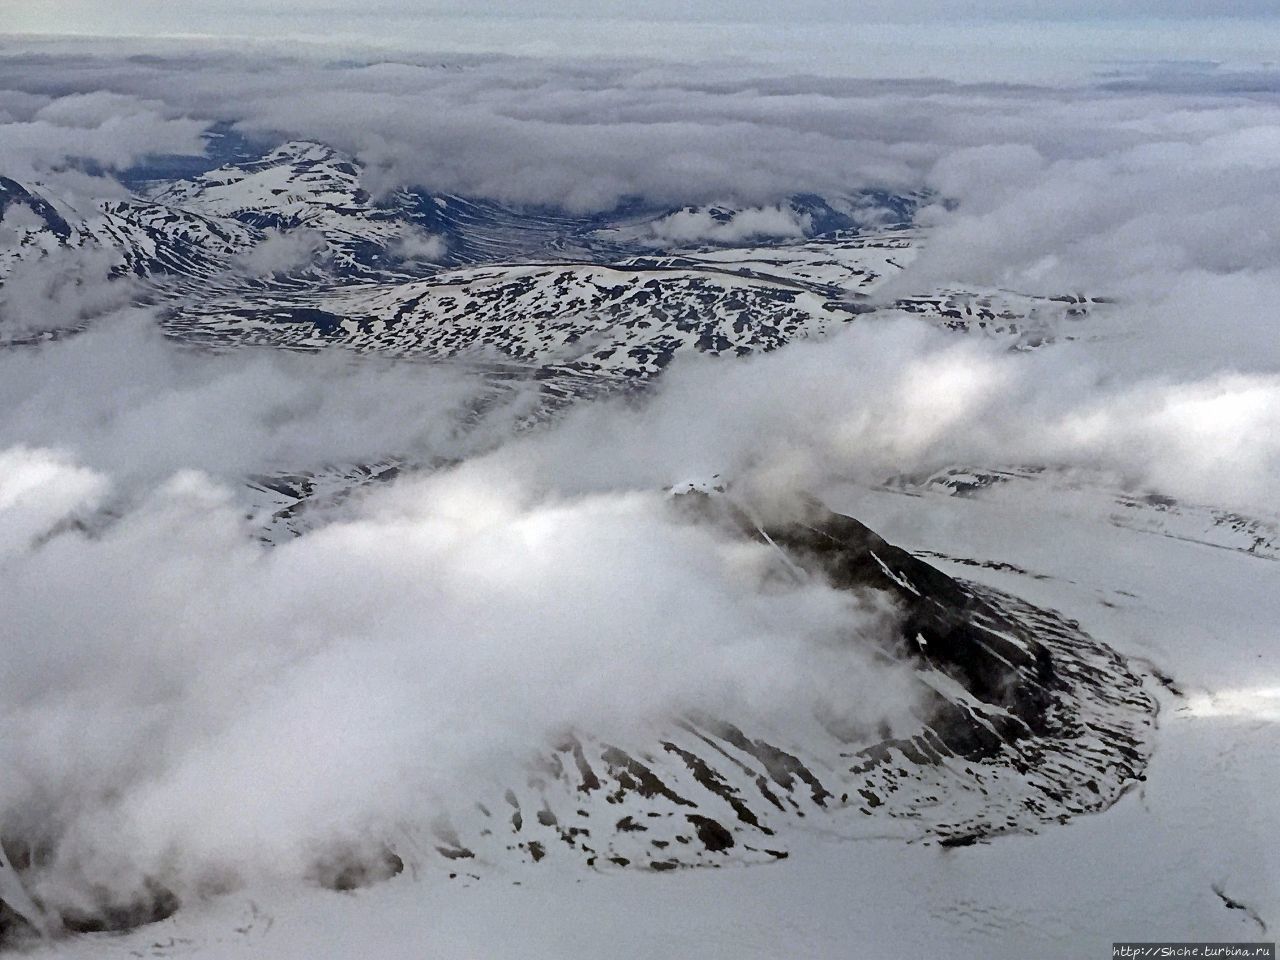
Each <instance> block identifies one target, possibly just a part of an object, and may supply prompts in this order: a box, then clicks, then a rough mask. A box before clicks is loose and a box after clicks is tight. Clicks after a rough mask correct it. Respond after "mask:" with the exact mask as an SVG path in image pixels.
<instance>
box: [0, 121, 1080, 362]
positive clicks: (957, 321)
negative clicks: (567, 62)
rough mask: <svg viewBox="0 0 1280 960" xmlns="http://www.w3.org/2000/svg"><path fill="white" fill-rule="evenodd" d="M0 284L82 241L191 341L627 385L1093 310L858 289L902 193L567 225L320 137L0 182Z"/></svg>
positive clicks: (1045, 333)
mask: <svg viewBox="0 0 1280 960" xmlns="http://www.w3.org/2000/svg"><path fill="white" fill-rule="evenodd" d="M0 187H2V188H3V193H0V216H2V217H3V220H0V223H2V224H3V227H2V228H0V282H2V281H3V276H4V275H5V274H6V273H8V272H10V271H12V270H14V269H18V267H19V265H20V262H21V261H27V262H30V261H32V260H38V259H40V258H48V257H56V256H58V255H59V254H60V253H64V252H65V251H68V250H100V251H104V252H106V253H107V254H109V255H110V256H111V257H112V258H113V263H114V266H113V268H112V272H113V274H115V275H117V276H124V275H128V276H132V277H135V278H142V279H144V280H146V281H147V285H148V288H149V289H150V290H151V295H152V299H154V300H157V301H160V302H164V303H166V304H168V305H169V312H168V314H167V320H166V323H167V325H168V329H169V330H170V331H171V333H172V334H173V335H174V336H176V337H180V338H183V339H190V340H192V341H194V342H197V343H204V344H210V343H219V344H224V345H227V344H237V343H254V344H271V345H276V346H285V347H292V348H301V349H313V348H315V347H317V346H322V345H323V346H346V347H350V348H353V349H357V350H378V351H385V352H387V353H390V354H393V355H419V356H425V357H436V358H439V357H450V356H454V355H456V354H457V353H459V352H463V351H470V352H473V353H477V354H480V355H487V356H488V357H489V358H490V359H496V360H500V361H502V362H504V363H514V364H519V365H524V366H535V367H547V368H552V369H554V370H558V371H560V372H562V373H563V372H572V373H575V374H578V375H582V374H593V375H594V374H598V375H599V376H600V377H601V378H602V381H603V382H605V383H607V382H609V381H612V380H619V381H621V382H634V381H637V380H644V379H647V378H649V377H651V376H653V375H654V374H656V373H657V372H659V371H660V370H661V369H662V368H663V367H664V366H665V365H666V364H667V363H668V362H669V361H670V360H671V358H672V357H674V356H675V355H677V354H678V353H680V352H682V351H696V352H702V353H710V354H714V355H742V354H746V353H752V352H757V351H763V350H771V349H774V348H776V347H778V346H780V345H782V344H784V343H786V342H789V341H790V340H793V339H797V338H805V337H814V336H821V335H823V334H825V333H827V332H828V331H830V330H831V329H833V328H834V327H835V326H837V325H839V324H841V323H845V322H849V321H851V320H854V319H855V318H856V317H857V316H859V315H861V314H865V313H876V312H892V313H897V314H902V315H911V316H915V317H919V318H921V319H923V320H926V321H928V322H931V323H933V324H936V325H940V326H943V327H947V328H951V329H963V330H971V331H975V332H983V333H986V334H988V335H996V336H1001V337H1005V338H1008V339H1010V340H1011V342H1014V343H1018V344H1022V345H1024V346H1025V345H1031V346H1034V345H1036V344H1038V343H1041V342H1044V341H1046V340H1052V339H1056V338H1058V337H1063V336H1065V337H1071V336H1074V335H1076V327H1077V326H1078V324H1075V323H1073V322H1072V321H1075V320H1079V319H1081V318H1082V317H1085V316H1087V314H1088V312H1089V311H1090V310H1092V309H1095V308H1096V307H1097V301H1092V300H1088V299H1086V298H1084V297H1078V296H1074V295H1072V296H1067V297H1062V298H1057V299H1056V300H1050V299H1046V298H1039V297H1027V296H1022V295H1019V294H1016V293H1012V292H1008V291H983V290H973V291H941V292H938V293H925V294H921V295H920V296H916V297H910V298H905V299H903V298H899V299H896V300H893V301H890V302H884V303H881V302H879V301H877V300H872V299H870V298H871V297H872V296H873V295H874V294H875V291H876V289H877V288H878V287H879V286H880V285H881V284H882V283H883V282H884V281H885V280H886V279H889V278H891V277H893V276H895V275H897V274H899V273H900V272H901V271H902V270H903V269H905V268H906V267H908V266H909V264H910V262H911V260H912V259H913V257H914V256H915V253H916V252H917V250H918V248H919V246H920V244H921V243H925V242H927V237H926V236H925V235H924V233H923V232H922V231H921V230H919V229H918V228H915V227H913V226H912V225H911V217H912V216H913V214H914V212H915V210H916V208H917V206H918V205H919V204H920V203H921V202H922V201H923V200H924V199H925V198H924V197H923V196H922V195H913V196H893V195H889V194H885V193H883V192H877V191H868V192H863V193H857V194H850V195H848V196H844V197H830V198H821V197H815V196H812V195H797V196H793V197H791V198H787V199H785V200H783V201H781V202H779V203H778V204H777V205H775V206H774V207H749V206H742V205H734V204H719V205H713V206H706V207H685V208H681V209H679V210H674V211H671V210H661V209H654V208H651V207H646V206H645V205H644V204H642V203H639V202H633V203H629V204H626V205H624V207H623V208H621V209H619V210H618V211H615V212H613V213H610V214H596V215H591V216H578V215H571V214H566V213H563V212H556V211H546V210H517V209H513V208H510V207H507V206H504V205H502V204H499V203H496V202H493V201H489V200H480V199H473V198H464V197H457V196H436V195H431V194H428V193H426V192H423V191H414V190H399V191H396V192H393V193H392V194H390V195H388V196H386V197H383V198H380V199H378V198H375V197H373V196H372V195H371V194H370V193H369V191H367V190H366V189H365V188H364V186H363V185H362V180H361V169H360V167H359V165H358V164H357V163H356V162H355V161H354V160H352V159H351V158H349V157H344V156H342V155H341V154H339V153H338V152H337V151H335V150H333V149H332V148H330V147H327V146H325V145H323V144H318V143H312V142H304V141H297V142H290V143H286V144H283V145H281V146H279V147H277V148H276V149H274V150H272V151H270V152H269V153H267V154H265V155H264V156H262V157H261V158H259V159H256V160H252V161H235V162H231V163H227V164H224V165H223V166H221V167H218V168H217V169H214V170H209V171H206V172H203V173H200V174H197V175H195V176H192V177H189V178H186V179H179V180H172V181H163V180H161V181H156V180H150V181H147V186H146V190H145V196H139V197H136V198H133V199H123V200H122V199H112V200H108V201H103V202H99V203H96V204H90V205H87V207H88V208H87V209H86V204H84V203H83V202H80V203H78V204H77V206H76V207H74V208H73V207H72V206H71V205H68V204H66V203H64V202H62V201H60V200H59V199H58V198H57V197H56V196H54V195H52V194H51V193H48V192H47V191H46V190H44V189H43V188H40V187H38V186H31V185H22V184H18V183H16V182H14V181H9V180H6V181H0Z"/></svg>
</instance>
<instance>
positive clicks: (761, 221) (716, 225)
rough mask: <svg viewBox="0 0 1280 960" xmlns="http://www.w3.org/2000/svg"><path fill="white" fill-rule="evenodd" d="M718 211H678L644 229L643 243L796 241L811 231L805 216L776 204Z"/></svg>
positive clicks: (703, 209) (810, 220)
mask: <svg viewBox="0 0 1280 960" xmlns="http://www.w3.org/2000/svg"><path fill="white" fill-rule="evenodd" d="M717 209H718V208H714V207H713V208H688V209H685V210H677V211H676V212H675V213H671V214H668V215H667V216H665V217H661V218H659V219H658V220H654V221H652V222H651V223H648V224H646V225H645V236H644V237H643V239H644V240H645V241H646V242H649V243H652V244H654V245H655V246H668V245H677V246H678V245H680V244H692V243H721V244H734V243H741V242H742V241H745V240H786V239H791V240H795V239H799V238H802V237H804V236H806V235H807V234H808V232H809V231H810V230H811V229H812V227H813V218H812V217H811V216H809V215H808V214H805V213H799V212H797V211H795V210H792V209H789V208H786V207H784V206H783V205H782V204H776V205H774V206H771V207H748V208H746V209H743V210H726V211H721V213H720V215H719V216H717V213H716V211H717Z"/></svg>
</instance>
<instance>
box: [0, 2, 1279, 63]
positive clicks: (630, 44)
mask: <svg viewBox="0 0 1280 960" xmlns="http://www.w3.org/2000/svg"><path fill="white" fill-rule="evenodd" d="M1276 11H1277V5H1276V3H1275V2H1274V0H1230V2H1228V0H790V2H787V3H782V4H779V3H775V2H765V0H702V2H697V3H689V2H682V0H643V2H640V0H630V2H628V0H511V2H503V0H467V2H463V0H367V2H362V3H356V2H354V0H344V2H336V0H329V2H323V0H321V2H304V0H252V2H250V0H199V2H197V0H0V34H3V33H42V34H76V35H97V36H143V37H155V36H159V35H180V36H192V35H203V36H212V37H219V38H228V37H250V38H254V39H256V40H260V41H265V42H273V41H279V40H306V41H322V42H330V43H332V42H345V43H358V44H375V45H380V46H392V47H397V48H412V49H429V50H433V51H440V52H500V53H509V54H517V55H534V56H559V55H572V56H617V55H618V53H620V52H624V53H626V54H629V55H634V56H642V57H660V58H666V59H682V60H698V61H703V60H713V59H720V60H726V59H727V60H751V61H755V62H759V63H774V64H778V65H780V66H784V67H788V68H801V69H805V70H810V71H817V72H823V73H842V74H857V75H863V76H908V75H923V74H929V75H935V76H949V77H955V78H969V77H972V76H976V75H978V74H980V75H981V76H982V77H983V78H984V79H1018V80H1020V79H1042V78H1044V76H1045V75H1046V74H1049V73H1055V72H1056V73H1059V74H1068V73H1070V72H1071V70H1073V69H1076V70H1077V72H1078V67H1079V65H1080V64H1091V65H1092V64H1098V63H1108V62H1114V61H1122V60H1189V59H1201V60H1203V59H1211V60H1217V61H1231V62H1259V61H1267V60H1271V59H1274V58H1275V51H1276V50H1277V49H1280V14H1278V13H1277V12H1276ZM959 24H963V25H962V26H959ZM992 50H998V51H1000V55H999V56H998V57H993V56H992V55H991V52H992Z"/></svg>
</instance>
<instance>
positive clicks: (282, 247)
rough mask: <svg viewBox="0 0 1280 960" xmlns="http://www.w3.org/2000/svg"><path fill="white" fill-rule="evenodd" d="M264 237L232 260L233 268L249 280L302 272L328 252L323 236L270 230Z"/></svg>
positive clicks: (314, 232)
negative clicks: (249, 278) (250, 278)
mask: <svg viewBox="0 0 1280 960" xmlns="http://www.w3.org/2000/svg"><path fill="white" fill-rule="evenodd" d="M263 232H264V234H265V236H263V238H262V239H261V240H259V241H258V242H257V243H256V244H254V245H253V246H252V247H250V248H249V249H248V250H246V251H244V252H243V253H239V254H237V255H236V256H235V257H233V258H232V260H231V264H230V266H231V268H232V269H233V270H235V271H237V272H238V273H242V274H244V275H245V276H249V277H269V276H272V275H274V274H288V273H292V272H294V271H297V270H303V269H305V268H307V267H309V266H312V265H314V264H315V262H316V260H317V259H318V258H319V257H320V256H321V255H322V254H323V252H324V251H325V250H326V249H327V245H326V243H325V239H324V236H323V235H322V234H320V233H319V232H317V231H315V230H309V229H307V228H305V227H300V228H297V229H294V230H288V231H285V230H278V229H276V228H274V227H270V228H268V229H266V230H265V231H263Z"/></svg>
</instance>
